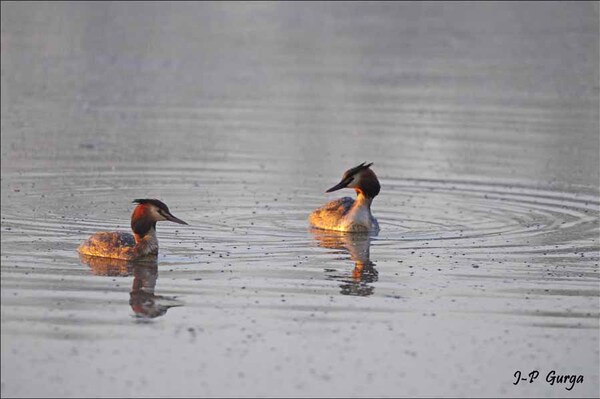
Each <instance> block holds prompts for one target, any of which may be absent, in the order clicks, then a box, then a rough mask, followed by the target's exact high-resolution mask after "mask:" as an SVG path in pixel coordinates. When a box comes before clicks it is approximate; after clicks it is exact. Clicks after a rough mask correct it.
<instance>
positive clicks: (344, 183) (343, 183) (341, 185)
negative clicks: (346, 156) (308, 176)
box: [325, 178, 352, 193]
mask: <svg viewBox="0 0 600 399" xmlns="http://www.w3.org/2000/svg"><path fill="white" fill-rule="evenodd" d="M351 182H352V178H349V179H344V180H342V181H341V182H339V183H338V184H336V185H335V186H333V187H331V188H330V189H329V190H327V191H325V192H326V193H330V192H332V191H337V190H340V189H342V188H344V187H347V186H348V184H350V183H351Z"/></svg>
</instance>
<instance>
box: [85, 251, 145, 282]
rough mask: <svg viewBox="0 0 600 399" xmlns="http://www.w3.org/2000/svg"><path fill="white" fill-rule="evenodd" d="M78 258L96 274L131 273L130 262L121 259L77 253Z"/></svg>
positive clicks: (128, 274)
mask: <svg viewBox="0 0 600 399" xmlns="http://www.w3.org/2000/svg"><path fill="white" fill-rule="evenodd" d="M79 259H81V261H82V262H83V263H87V264H88V265H89V266H90V269H92V273H93V274H95V275H97V276H122V277H125V276H130V275H131V274H132V273H133V265H132V264H131V262H129V261H126V260H123V259H112V258H99V257H97V256H88V255H84V254H79Z"/></svg>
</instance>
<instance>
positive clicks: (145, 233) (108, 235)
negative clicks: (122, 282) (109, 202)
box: [78, 199, 187, 260]
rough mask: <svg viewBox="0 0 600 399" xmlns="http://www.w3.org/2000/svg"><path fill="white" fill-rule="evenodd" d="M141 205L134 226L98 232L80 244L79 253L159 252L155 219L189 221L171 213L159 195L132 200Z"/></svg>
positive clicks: (138, 255)
mask: <svg viewBox="0 0 600 399" xmlns="http://www.w3.org/2000/svg"><path fill="white" fill-rule="evenodd" d="M133 202H134V203H137V204H138V205H137V206H136V207H135V209H134V210H133V213H132V214H131V230H133V234H130V233H125V232H118V231H115V232H105V231H103V232H99V233H96V234H94V235H92V236H91V237H90V238H88V239H87V240H85V241H84V242H83V243H82V244H81V245H80V246H79V248H78V251H79V253H80V254H83V255H88V256H98V257H104V258H114V259H125V260H136V259H142V258H146V257H155V256H157V255H158V240H157V238H156V222H160V221H163V220H169V221H171V222H175V223H179V224H187V223H186V222H184V221H183V220H181V219H178V218H176V217H175V216H173V215H172V214H171V212H170V211H169V208H168V207H167V205H165V204H164V203H163V202H161V201H159V200H156V199H136V200H133Z"/></svg>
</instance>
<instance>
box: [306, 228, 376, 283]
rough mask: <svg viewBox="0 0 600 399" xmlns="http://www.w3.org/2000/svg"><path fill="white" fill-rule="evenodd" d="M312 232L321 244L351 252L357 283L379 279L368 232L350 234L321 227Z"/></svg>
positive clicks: (354, 277) (325, 246) (353, 273)
mask: <svg viewBox="0 0 600 399" xmlns="http://www.w3.org/2000/svg"><path fill="white" fill-rule="evenodd" d="M311 232H312V233H313V236H314V237H315V238H316V240H317V241H318V243H319V246H321V247H324V248H330V249H341V250H344V251H345V252H348V253H349V254H350V258H351V259H352V260H353V261H354V269H353V270H352V278H353V279H354V280H355V281H356V282H357V283H358V282H373V281H376V280H377V270H375V267H374V266H375V265H374V263H373V262H371V260H370V246H371V236H370V235H369V234H368V233H363V234H348V233H344V232H338V231H331V230H329V231H326V230H320V229H312V230H311ZM370 292H372V290H371V291H370Z"/></svg>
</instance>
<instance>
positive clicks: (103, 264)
mask: <svg viewBox="0 0 600 399" xmlns="http://www.w3.org/2000/svg"><path fill="white" fill-rule="evenodd" d="M80 259H81V261H82V262H83V263H85V264H87V265H89V266H90V268H91V270H92V273H93V274H95V275H98V276H119V277H128V276H131V275H133V283H132V285H131V291H130V292H129V305H130V306H131V309H132V310H133V312H134V314H135V316H136V317H137V318H141V319H153V318H155V317H159V316H163V315H164V314H165V313H167V310H169V309H170V308H172V307H177V306H183V303H182V302H181V301H179V300H177V299H176V298H175V297H167V296H162V295H155V293H154V289H155V287H156V280H157V279H158V262H157V261H156V259H147V260H144V261H143V262H142V261H138V262H132V261H126V260H122V259H111V258H100V257H96V256H86V255H82V254H80Z"/></svg>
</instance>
